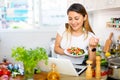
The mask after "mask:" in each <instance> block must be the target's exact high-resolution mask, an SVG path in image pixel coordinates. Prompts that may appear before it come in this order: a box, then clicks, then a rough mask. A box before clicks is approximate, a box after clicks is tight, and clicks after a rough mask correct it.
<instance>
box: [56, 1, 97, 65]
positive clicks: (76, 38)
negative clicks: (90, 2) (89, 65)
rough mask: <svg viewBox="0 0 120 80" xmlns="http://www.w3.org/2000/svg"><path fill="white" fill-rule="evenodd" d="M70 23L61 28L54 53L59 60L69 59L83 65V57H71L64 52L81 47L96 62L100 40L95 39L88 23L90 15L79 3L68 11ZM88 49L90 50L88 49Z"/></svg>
mask: <svg viewBox="0 0 120 80" xmlns="http://www.w3.org/2000/svg"><path fill="white" fill-rule="evenodd" d="M67 15H68V23H66V24H65V26H63V27H60V29H59V30H58V32H57V35H56V40H55V47H54V51H55V53H57V54H58V55H59V56H58V58H67V59H70V60H71V61H72V63H73V64H82V62H83V60H84V56H83V57H71V56H68V55H66V54H65V53H64V52H65V50H66V49H68V48H71V47H79V48H81V49H84V51H85V54H88V53H89V59H90V60H92V61H94V62H95V56H96V55H95V54H96V53H95V52H94V50H95V47H96V46H97V44H98V39H96V38H95V35H94V32H93V30H92V29H91V27H90V25H89V21H88V14H87V12H86V10H85V8H84V7H83V5H81V4H79V3H74V4H72V5H71V6H70V7H69V8H68V10H67ZM87 47H88V49H89V50H87V49H86V48H87Z"/></svg>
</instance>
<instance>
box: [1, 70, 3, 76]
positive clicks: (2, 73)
mask: <svg viewBox="0 0 120 80" xmlns="http://www.w3.org/2000/svg"><path fill="white" fill-rule="evenodd" d="M2 75H3V71H2V70H1V69H0V77H1V76H2Z"/></svg>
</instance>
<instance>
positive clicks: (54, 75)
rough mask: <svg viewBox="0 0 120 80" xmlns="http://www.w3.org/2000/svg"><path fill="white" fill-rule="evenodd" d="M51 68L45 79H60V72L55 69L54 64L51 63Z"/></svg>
mask: <svg viewBox="0 0 120 80" xmlns="http://www.w3.org/2000/svg"><path fill="white" fill-rule="evenodd" d="M51 67H52V70H51V71H50V72H49V73H48V75H47V80H60V74H59V73H58V72H57V71H56V65H55V64H54V63H53V64H52V65H51Z"/></svg>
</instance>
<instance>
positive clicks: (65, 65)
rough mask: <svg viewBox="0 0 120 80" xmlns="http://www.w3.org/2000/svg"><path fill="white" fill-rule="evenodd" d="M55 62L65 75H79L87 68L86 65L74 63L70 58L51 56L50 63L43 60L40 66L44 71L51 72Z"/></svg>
mask: <svg viewBox="0 0 120 80" xmlns="http://www.w3.org/2000/svg"><path fill="white" fill-rule="evenodd" d="M53 63H54V64H55V65H56V70H57V72H59V73H60V74H64V75H71V76H79V75H80V74H81V73H82V72H84V71H85V70H86V65H73V64H72V62H71V61H70V60H68V59H60V58H49V59H48V65H45V64H44V61H43V62H42V61H41V62H40V63H39V67H40V69H41V70H42V71H46V72H49V71H50V70H51V65H52V64H53Z"/></svg>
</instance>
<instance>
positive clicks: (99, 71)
mask: <svg viewBox="0 0 120 80" xmlns="http://www.w3.org/2000/svg"><path fill="white" fill-rule="evenodd" d="M100 61H101V57H100V56H96V79H97V80H99V79H100V78H101V66H100Z"/></svg>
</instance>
